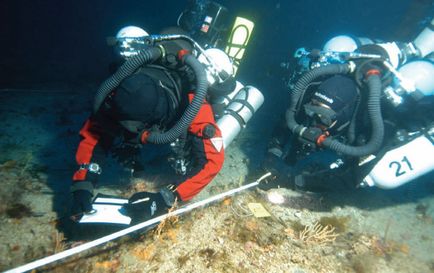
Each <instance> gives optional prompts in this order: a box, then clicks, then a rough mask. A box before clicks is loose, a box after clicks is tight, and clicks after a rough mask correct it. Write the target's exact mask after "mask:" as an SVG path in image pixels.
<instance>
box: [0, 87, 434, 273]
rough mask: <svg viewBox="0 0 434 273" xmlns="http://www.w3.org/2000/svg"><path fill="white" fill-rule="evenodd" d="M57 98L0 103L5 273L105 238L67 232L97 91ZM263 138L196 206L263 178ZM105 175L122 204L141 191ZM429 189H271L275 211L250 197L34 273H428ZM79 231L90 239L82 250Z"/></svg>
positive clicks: (236, 147) (433, 239) (239, 149)
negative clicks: (257, 208)
mask: <svg viewBox="0 0 434 273" xmlns="http://www.w3.org/2000/svg"><path fill="white" fill-rule="evenodd" d="M62 90H66V91H65V92H61V91H59V90H57V89H51V90H47V89H46V88H45V89H43V90H2V91H0V120H1V124H2V125H1V126H0V151H1V153H0V181H1V182H0V183H1V184H0V185H1V187H0V198H1V202H0V242H1V245H0V271H4V270H7V269H11V268H14V267H17V266H19V265H22V264H25V263H28V262H30V261H33V260H36V259H39V258H42V257H44V256H47V255H51V254H53V253H56V252H60V251H62V250H65V249H67V248H70V247H74V246H75V245H78V244H80V243H81V242H82V241H83V240H91V239H92V237H94V238H96V237H97V236H100V235H101V234H105V233H107V230H105V229H102V230H99V229H98V228H96V227H95V228H93V230H91V231H89V230H86V229H83V230H81V229H79V228H77V229H73V231H72V232H71V227H70V226H68V221H67V220H65V219H67V218H68V217H67V216H68V207H69V206H70V199H69V198H70V196H69V192H68V190H69V185H70V178H71V174H72V172H73V171H74V169H75V165H74V153H75V149H76V146H77V143H78V135H77V132H78V130H79V128H80V126H81V125H82V123H83V121H84V119H85V118H86V116H87V114H88V113H89V106H90V105H91V99H92V94H93V91H92V90H94V87H91V86H89V87H86V86H84V87H83V86H81V87H79V88H71V87H65V88H62ZM267 118H270V117H267V116H264V117H263V119H264V121H266V120H267ZM261 136H263V133H257V132H256V131H255V130H254V128H252V129H248V130H246V131H244V132H243V133H242V134H241V135H240V136H239V138H238V139H237V141H236V142H234V143H233V144H232V145H231V146H230V147H229V148H228V149H227V151H226V162H225V165H224V168H223V170H222V171H221V173H220V174H219V175H218V176H217V178H216V179H215V180H214V181H213V182H212V184H210V185H209V186H208V187H207V188H206V189H205V190H204V191H203V192H202V193H201V194H200V195H199V196H197V197H196V198H195V200H194V201H196V200H200V199H204V198H206V197H208V196H210V195H213V194H216V193H220V192H223V191H225V190H229V189H231V188H235V187H237V186H239V185H241V184H243V183H245V182H248V180H251V179H253V178H247V177H250V176H248V173H249V172H251V171H252V170H254V169H255V168H257V166H258V158H260V156H258V154H259V153H261V152H262V151H263V149H262V148H263V146H261V145H262V144H263V138H261ZM261 143H262V144H261ZM261 147H262V148H261ZM157 165H158V164H154V165H151V166H150V168H149V169H148V170H149V172H150V173H151V176H150V177H149V178H148V181H149V182H159V180H164V179H167V178H165V176H163V175H159V171H158V170H159V166H157ZM105 169H106V170H108V169H110V170H115V171H112V172H111V173H110V172H108V173H109V174H107V175H105V176H103V179H102V180H103V182H102V183H101V185H100V187H99V188H98V191H99V192H102V193H108V194H115V195H120V196H121V195H122V196H128V195H129V194H130V193H131V192H132V191H134V190H140V189H143V187H146V185H145V186H144V183H143V181H132V182H130V181H129V180H128V179H126V178H125V176H123V175H122V171H121V170H119V169H117V167H116V164H112V165H110V163H109V164H108V166H107V167H105ZM249 170H250V171H249ZM256 173H257V172H256ZM114 174H116V175H114ZM117 174H119V175H117ZM431 180H432V178H429V177H425V178H424V179H420V180H418V181H416V182H413V183H412V184H410V185H408V186H404V187H402V188H400V189H398V190H394V191H384V190H378V189H359V190H352V191H349V190H340V191H333V192H326V193H321V194H318V193H316V194H313V193H306V192H304V193H303V192H295V191H290V190H284V189H278V190H277V191H280V192H281V193H282V194H283V195H284V196H285V202H284V203H283V204H282V205H273V204H271V203H269V202H268V201H267V198H266V196H265V192H261V191H259V190H249V191H245V192H243V193H240V194H238V195H236V196H233V197H231V198H229V199H225V200H224V201H220V202H218V203H214V204H212V205H209V206H207V207H205V208H201V209H197V210H195V211H193V212H191V213H188V214H185V215H183V216H181V217H179V218H173V219H169V220H167V221H165V225H164V227H163V226H160V228H159V229H156V230H152V231H149V232H147V233H136V234H134V235H133V236H127V237H124V238H122V239H119V240H116V241H114V242H111V243H109V244H107V245H105V246H103V247H97V248H95V249H94V250H92V251H88V252H86V253H83V254H80V255H78V256H75V257H72V258H70V259H67V260H66V261H62V262H60V263H55V264H53V265H51V266H50V267H45V268H42V269H41V268H39V269H37V271H34V272H40V271H43V272H261V273H263V272H293V273H303V272H305V273H308V272H357V273H361V272H406V273H408V272H415V273H421V272H434V254H433V250H434V222H433V217H434V183H433V181H431ZM166 182H167V181H166ZM249 203H261V204H262V205H263V206H264V207H265V208H266V210H267V211H268V212H269V213H270V216H269V217H264V218H256V217H255V216H253V215H252V213H251V212H250V210H249V209H248V208H247V207H248V204H249ZM77 230H80V232H82V233H86V234H87V235H88V236H87V238H85V239H82V240H80V241H77V238H78V237H77V236H79V235H80V232H77ZM104 232H105V233H104ZM77 234H78V235H77ZM81 235H83V234H81Z"/></svg>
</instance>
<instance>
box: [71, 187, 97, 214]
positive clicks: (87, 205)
mask: <svg viewBox="0 0 434 273" xmlns="http://www.w3.org/2000/svg"><path fill="white" fill-rule="evenodd" d="M72 196H73V204H72V215H73V216H78V215H79V214H81V213H92V212H93V209H92V202H91V200H92V193H91V192H90V191H87V190H77V191H74V192H72ZM74 218H75V217H74Z"/></svg>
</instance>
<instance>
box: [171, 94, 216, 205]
mask: <svg viewBox="0 0 434 273" xmlns="http://www.w3.org/2000/svg"><path fill="white" fill-rule="evenodd" d="M192 98H193V95H190V98H189V99H190V101H191V99H192ZM207 125H208V126H209V125H212V126H214V127H215V129H216V133H215V135H214V137H212V138H204V137H203V134H202V132H203V129H204V128H205V127H206V126H207ZM188 132H189V133H191V134H193V135H194V136H197V137H198V139H200V140H199V142H200V143H198V144H197V145H193V146H192V149H200V151H195V152H200V153H203V154H204V158H205V164H203V166H202V168H201V169H200V170H198V172H196V173H195V174H193V176H190V177H189V178H188V179H187V180H185V181H183V182H182V183H180V184H179V186H178V187H177V192H178V194H179V197H180V198H181V199H182V200H183V201H187V200H190V199H191V198H193V197H194V196H195V195H196V194H198V193H199V192H200V191H201V190H202V189H203V188H204V187H205V186H206V185H208V184H209V183H210V182H211V180H212V179H213V178H214V177H215V176H216V175H217V174H218V172H219V171H220V169H221V168H222V166H223V161H224V148H223V139H222V134H221V132H220V129H219V128H218V126H217V124H216V122H215V120H214V115H213V112H212V108H211V106H210V105H209V104H208V103H206V102H205V103H204V104H203V105H202V107H201V108H200V110H199V113H198V114H197V116H196V117H195V118H194V120H193V122H192V123H191V125H190V127H189V128H188Z"/></svg>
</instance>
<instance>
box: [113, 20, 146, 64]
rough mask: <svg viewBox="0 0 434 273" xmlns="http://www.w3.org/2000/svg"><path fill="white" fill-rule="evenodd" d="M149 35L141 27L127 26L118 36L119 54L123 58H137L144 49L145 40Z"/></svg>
mask: <svg viewBox="0 0 434 273" xmlns="http://www.w3.org/2000/svg"><path fill="white" fill-rule="evenodd" d="M146 36H149V34H148V33H147V32H146V31H145V30H143V29H142V28H140V27H136V26H127V27H123V28H121V29H120V30H119V31H118V33H117V34H116V42H117V44H118V49H119V54H120V55H121V56H122V57H123V58H129V57H132V56H135V55H137V54H138V53H139V51H140V50H141V49H143V47H144V44H145V43H144V40H143V38H144V37H146Z"/></svg>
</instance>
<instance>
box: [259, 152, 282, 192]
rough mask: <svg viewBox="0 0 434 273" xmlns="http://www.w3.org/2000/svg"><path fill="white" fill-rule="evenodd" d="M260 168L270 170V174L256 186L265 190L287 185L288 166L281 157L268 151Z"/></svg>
mask: <svg viewBox="0 0 434 273" xmlns="http://www.w3.org/2000/svg"><path fill="white" fill-rule="evenodd" d="M262 169H263V170H264V171H265V172H270V173H271V176H270V177H268V178H266V179H264V180H263V181H261V183H259V185H258V188H260V189H261V190H264V191H267V190H269V189H273V188H278V187H288V185H289V167H288V166H286V164H285V162H283V160H282V159H280V158H279V157H277V156H276V155H274V154H272V153H268V154H267V156H266V158H265V160H264V162H263V163H262Z"/></svg>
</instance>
